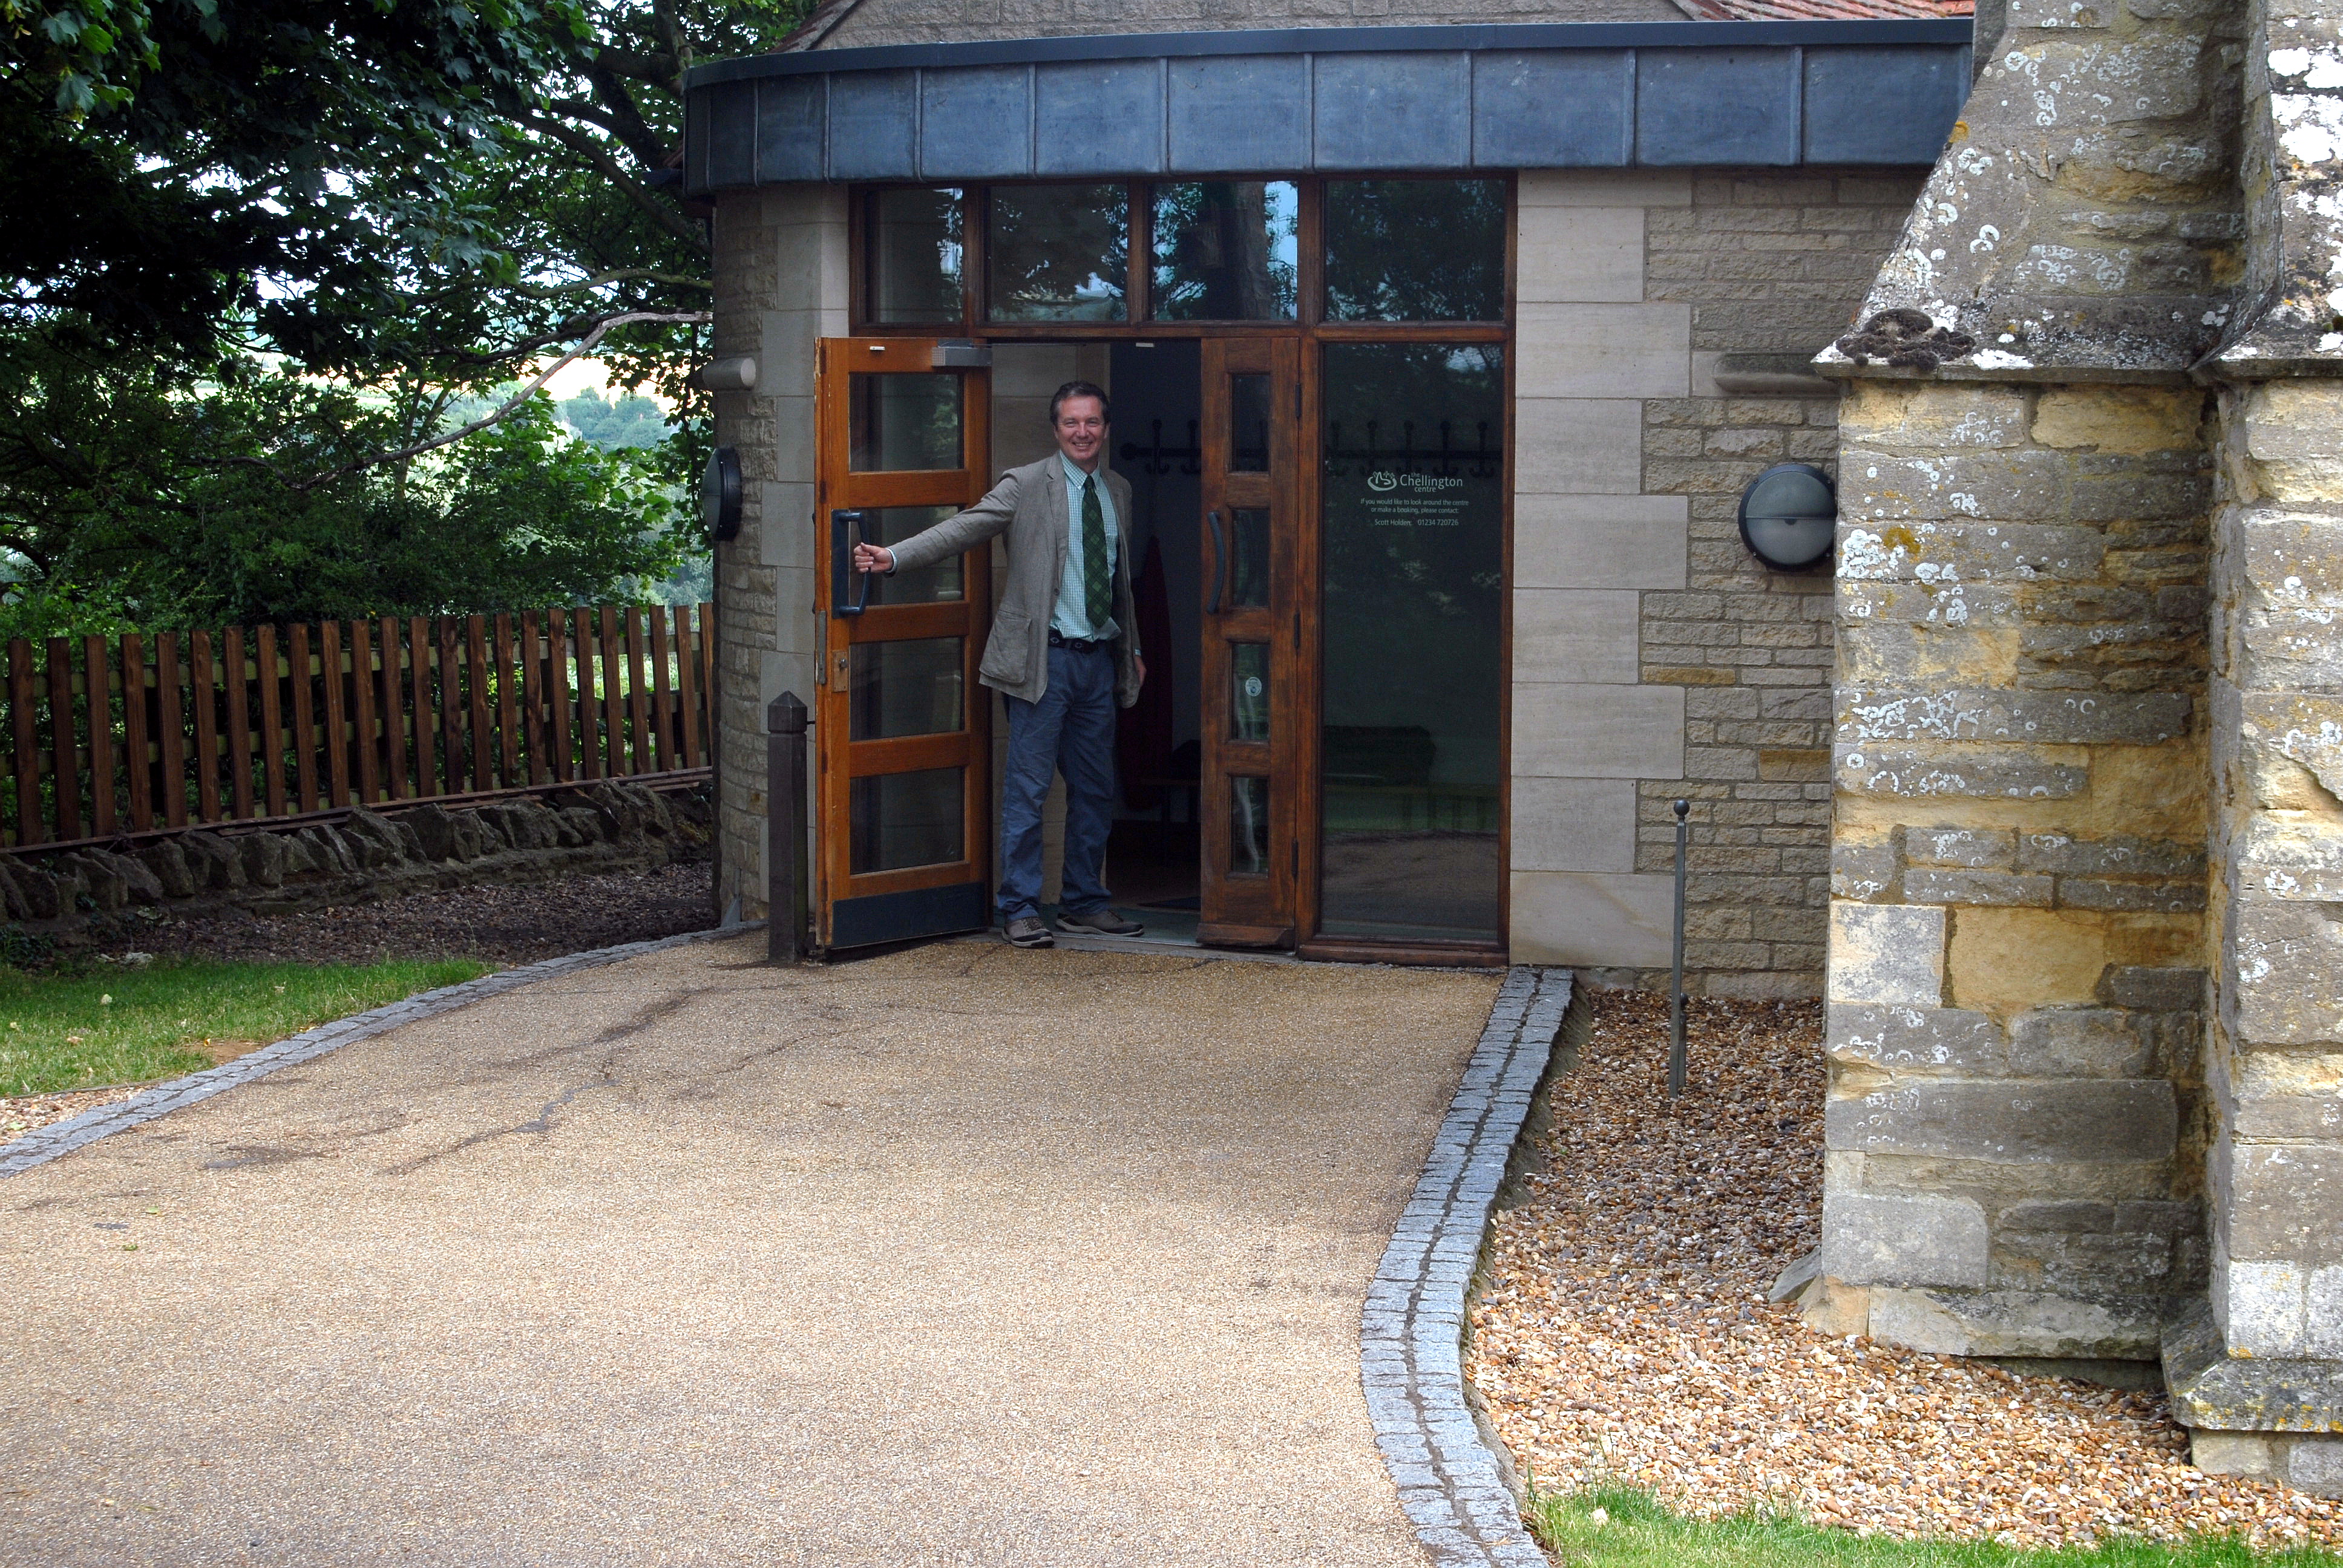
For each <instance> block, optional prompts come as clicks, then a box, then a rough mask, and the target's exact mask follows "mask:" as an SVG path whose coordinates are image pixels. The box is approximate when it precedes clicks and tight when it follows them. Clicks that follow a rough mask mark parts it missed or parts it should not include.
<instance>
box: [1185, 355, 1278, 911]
mask: <svg viewBox="0 0 2343 1568" xmlns="http://www.w3.org/2000/svg"><path fill="white" fill-rule="evenodd" d="M1202 350H1203V354H1202V357H1203V380H1204V387H1203V391H1204V410H1203V412H1204V418H1203V431H1204V440H1203V453H1202V464H1203V476H1202V491H1203V506H1204V512H1205V517H1204V522H1205V528H1204V554H1205V559H1204V572H1203V578H1202V593H1203V605H1202V610H1203V618H1202V626H1203V639H1204V650H1203V651H1204V682H1203V688H1202V704H1203V712H1202V716H1201V718H1202V726H1201V728H1202V747H1203V789H1202V805H1203V824H1202V827H1203V833H1202V840H1203V898H1202V921H1201V923H1200V924H1199V926H1198V929H1197V936H1198V940H1202V941H1205V942H1212V943H1217V944H1221V945H1225V946H1247V947H1280V946H1291V945H1292V941H1293V938H1294V930H1295V924H1296V922H1295V890H1296V888H1297V887H1298V885H1299V881H1300V859H1299V844H1300V839H1299V837H1298V833H1297V830H1296V826H1295V815H1294V802H1295V799H1296V798H1297V796H1298V794H1299V793H1300V791H1298V790H1297V789H1295V788H1294V780H1295V779H1297V778H1298V777H1299V773H1298V770H1297V759H1298V756H1299V753H1298V751H1297V747H1298V746H1299V744H1300V739H1301V737H1300V728H1299V725H1298V724H1297V722H1296V718H1297V716H1298V715H1299V714H1300V713H1301V712H1302V711H1303V708H1302V700H1301V691H1300V687H1299V681H1300V677H1301V669H1302V661H1301V656H1300V638H1301V633H1302V614H1301V608H1300V599H1299V596H1298V594H1297V591H1296V587H1295V585H1296V584H1297V583H1298V582H1299V580H1300V572H1299V569H1298V559H1299V558H1298V556H1297V554H1296V548H1297V538H1298V532H1299V521H1300V517H1301V506H1300V499H1299V496H1300V492H1299V488H1298V485H1299V479H1300V472H1301V464H1300V457H1299V446H1300V439H1301V433H1302V431H1301V406H1300V400H1299V399H1300V388H1301V362H1302V356H1301V347H1300V344H1299V342H1298V340H1297V339H1294V338H1290V337H1249V338H1208V339H1206V340H1205V342H1204V343H1203V345H1202Z"/></svg>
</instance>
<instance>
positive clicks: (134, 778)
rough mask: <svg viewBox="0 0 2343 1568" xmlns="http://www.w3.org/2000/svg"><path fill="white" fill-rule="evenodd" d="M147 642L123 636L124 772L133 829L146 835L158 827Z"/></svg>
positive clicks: (130, 633) (134, 635)
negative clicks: (148, 730) (148, 717)
mask: <svg viewBox="0 0 2343 1568" xmlns="http://www.w3.org/2000/svg"><path fill="white" fill-rule="evenodd" d="M146 747H147V739H146V638H143V637H140V636H139V635H138V634H137V633H136V632H135V631H126V632H124V633H123V634H122V750H123V753H124V756H123V769H124V771H125V772H126V773H127V774H128V775H129V783H130V827H131V829H132V830H133V831H134V832H141V833H143V832H145V831H146V829H149V828H152V827H153V826H154V825H155V765H154V763H153V762H152V761H150V760H149V759H147V756H146Z"/></svg>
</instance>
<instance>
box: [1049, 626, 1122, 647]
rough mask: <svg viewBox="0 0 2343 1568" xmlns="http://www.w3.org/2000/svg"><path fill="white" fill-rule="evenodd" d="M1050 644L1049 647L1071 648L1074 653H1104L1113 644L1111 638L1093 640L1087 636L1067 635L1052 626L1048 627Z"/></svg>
mask: <svg viewBox="0 0 2343 1568" xmlns="http://www.w3.org/2000/svg"><path fill="white" fill-rule="evenodd" d="M1050 646H1051V648H1072V649H1073V650H1074V651H1075V652H1076V653H1091V652H1097V653H1104V652H1105V651H1106V650H1107V649H1109V648H1112V647H1113V646H1114V642H1113V639H1111V638H1109V639H1108V640H1106V641H1103V642H1101V641H1095V640H1093V639H1091V638H1087V637H1067V636H1065V635H1064V634H1063V633H1061V632H1060V631H1059V630H1058V628H1056V627H1054V626H1053V627H1051V628H1050Z"/></svg>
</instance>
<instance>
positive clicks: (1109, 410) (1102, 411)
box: [1050, 381, 1114, 430]
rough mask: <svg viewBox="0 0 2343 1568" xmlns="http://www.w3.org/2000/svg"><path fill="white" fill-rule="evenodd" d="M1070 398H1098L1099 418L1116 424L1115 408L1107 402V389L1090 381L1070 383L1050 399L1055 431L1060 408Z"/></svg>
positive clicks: (1052, 424) (1051, 421)
mask: <svg viewBox="0 0 2343 1568" xmlns="http://www.w3.org/2000/svg"><path fill="white" fill-rule="evenodd" d="M1069 397H1095V398H1097V399H1098V405H1099V417H1100V418H1101V419H1104V420H1105V421H1106V422H1107V423H1108V424H1110V425H1111V424H1113V423H1114V407H1113V405H1111V404H1110V403H1109V402H1108V401H1107V400H1106V388H1105V387H1100V386H1098V385H1096V384H1095V383H1092V382H1089V381H1069V382H1067V383H1066V384H1065V385H1064V386H1063V387H1059V388H1058V389H1057V391H1056V392H1054V393H1052V394H1051V397H1050V428H1051V429H1052V430H1054V429H1056V428H1057V427H1058V408H1059V406H1060V405H1061V404H1063V403H1064V402H1065V400H1066V399H1067V398H1069Z"/></svg>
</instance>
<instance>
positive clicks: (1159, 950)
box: [952, 928, 1302, 964]
mask: <svg viewBox="0 0 2343 1568" xmlns="http://www.w3.org/2000/svg"><path fill="white" fill-rule="evenodd" d="M1050 937H1051V945H1052V946H1055V947H1058V948H1061V949H1063V950H1066V951H1068V952H1076V953H1139V954H1142V955H1145V956H1148V957H1152V958H1159V959H1160V958H1171V957H1174V956H1176V957H1180V958H1188V959H1233V960H1239V961H1242V962H1245V963H1256V964H1292V963H1300V962H1301V961H1302V960H1300V959H1297V958H1295V957H1294V956H1293V955H1292V953H1283V952H1257V951H1251V950H1246V949H1242V948H1208V947H1205V946H1203V945H1202V944H1201V943H1199V942H1198V941H1197V940H1196V939H1195V938H1194V937H1192V936H1161V937H1158V936H1141V937H1087V936H1084V937H1078V936H1073V935H1070V934H1069V933H1067V932H1065V931H1061V930H1055V929H1052V930H1051V932H1050ZM952 940H954V941H960V942H990V943H993V944H994V945H996V946H1001V947H1006V946H1007V945H1008V943H1007V941H1006V940H1004V939H1003V938H1002V936H1001V932H1000V930H999V929H998V928H995V929H994V930H989V931H970V932H969V933H968V934H967V935H965V936H960V937H954V938H953V939H952Z"/></svg>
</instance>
